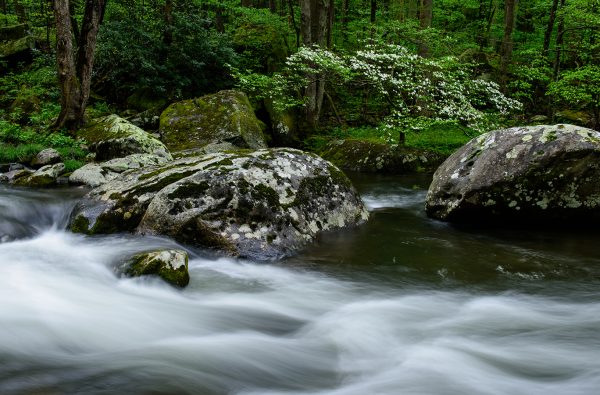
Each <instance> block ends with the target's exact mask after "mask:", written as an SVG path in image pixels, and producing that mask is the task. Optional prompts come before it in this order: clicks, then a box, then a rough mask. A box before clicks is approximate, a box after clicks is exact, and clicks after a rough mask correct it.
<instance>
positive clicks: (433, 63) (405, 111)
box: [0, 0, 600, 168]
mask: <svg viewBox="0 0 600 395" xmlns="http://www.w3.org/2000/svg"><path fill="white" fill-rule="evenodd" d="M0 12H1V13H0V41H1V44H0V73H1V77H0V93H1V96H0V141H2V142H3V143H2V148H1V149H0V162H8V161H13V160H15V159H18V158H19V157H26V156H27V155H30V154H32V153H34V151H39V148H40V147H41V146H52V147H56V148H59V149H61V150H62V152H63V154H64V155H65V156H66V157H68V158H69V159H68V160H69V162H68V163H67V167H70V168H76V167H78V166H80V165H81V164H82V160H83V158H84V155H85V152H84V151H82V150H81V149H80V148H79V147H80V146H81V144H80V143H79V142H78V141H76V140H75V139H74V136H76V134H74V133H73V130H76V129H77V128H79V127H80V126H83V125H84V124H85V122H86V121H87V120H89V119H91V118H94V117H97V116H99V115H104V114H109V113H119V114H121V115H123V116H125V117H131V116H133V115H135V114H137V113H144V112H150V113H156V114H160V112H161V111H162V110H163V109H164V108H165V107H166V106H167V105H168V104H169V103H172V102H176V101H179V100H183V99H187V98H193V97H200V96H203V95H205V94H210V93H214V92H217V91H220V90H223V89H232V88H233V89H238V90H242V91H244V92H245V93H246V94H247V95H248V96H249V98H250V100H251V103H252V105H253V107H254V109H255V111H256V113H257V115H258V116H259V118H261V120H262V121H264V122H265V124H266V125H267V126H266V127H267V129H268V128H269V127H271V126H270V117H269V114H271V115H272V113H273V112H276V113H279V114H285V115H286V116H287V117H288V118H290V119H293V125H294V128H295V129H296V130H297V132H296V134H295V135H294V136H293V138H292V139H289V141H284V142H277V141H275V142H274V144H275V145H277V144H279V145H292V146H296V147H300V148H305V149H318V148H319V147H320V146H322V145H323V144H324V142H326V141H328V140H329V139H331V138H335V137H345V138H357V139H368V140H375V141H380V142H382V143H386V144H397V143H404V144H407V145H412V146H415V147H419V148H425V149H432V150H434V151H436V150H437V151H439V152H441V153H444V154H446V155H447V154H449V153H451V152H452V151H453V150H454V149H456V148H458V147H460V146H461V145H462V144H464V143H465V142H466V141H468V140H469V139H470V138H472V137H473V136H475V135H477V134H479V133H481V132H484V131H489V130H493V129H497V128H500V127H505V126H514V125H528V124H544V123H546V124H551V123H558V122H565V123H572V124H577V125H581V126H587V127H590V128H595V129H597V130H598V129H599V127H600V59H599V58H600V37H599V36H600V2H599V1H598V0H524V1H520V2H519V1H516V0H505V1H499V0H462V1H458V0H435V1H433V0H385V1H382V0H379V1H378V0H370V1H366V0H340V1H338V0H335V1H334V0H300V1H292V0H289V1H284V0H281V1H279V0H270V1H251V0H241V1H231V0H226V1H214V0H186V1H184V0H110V1H108V0H86V1H83V0H71V1H68V0H55V1H44V0H39V1H34V0H1V1H0ZM271 118H272V116H271ZM148 128H150V129H152V126H149V127H148Z"/></svg>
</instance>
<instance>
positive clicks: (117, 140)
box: [78, 115, 172, 161]
mask: <svg viewBox="0 0 600 395" xmlns="http://www.w3.org/2000/svg"><path fill="white" fill-rule="evenodd" d="M78 134H79V136H81V137H83V138H85V139H86V140H87V142H88V143H90V147H89V148H90V150H91V151H92V152H95V153H96V160H98V161H104V160H109V159H114V158H122V157H124V156H127V155H131V154H152V155H157V156H160V157H163V158H166V159H169V160H170V159H172V157H171V154H170V153H169V150H168V149H167V148H166V147H165V146H164V144H163V143H161V142H160V141H159V140H158V139H156V138H154V137H152V136H151V135H150V134H149V133H146V132H145V131H143V130H142V129H140V128H138V127H137V126H135V125H133V124H131V123H129V122H127V121H126V120H125V119H123V118H120V117H119V116H117V115H109V116H106V117H102V118H98V119H96V120H94V121H93V122H92V123H90V125H89V126H87V127H86V128H83V129H81V130H79V131H78Z"/></svg>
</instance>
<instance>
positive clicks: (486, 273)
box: [0, 176, 600, 395]
mask: <svg viewBox="0 0 600 395" xmlns="http://www.w3.org/2000/svg"><path fill="white" fill-rule="evenodd" d="M355 182H356V185H357V187H358V188H359V190H360V191H361V193H362V194H363V197H364V200H365V202H366V203H367V205H368V206H369V209H370V211H371V220H370V221H369V223H368V224H367V225H365V226H363V227H361V228H359V229H355V230H351V231H345V232H341V233H337V234H334V235H328V236H324V237H322V238H321V239H320V240H319V242H318V243H317V244H315V245H314V246H312V247H310V248H308V249H306V250H305V251H303V253H302V254H300V255H298V256H295V257H292V258H288V259H285V260H283V261H279V262H271V263H256V262H247V261H240V260H234V259H229V258H222V257H221V258H219V257H215V256H211V255H210V254H208V253H206V252H205V251H200V250H190V251H189V252H190V254H191V259H190V264H189V265H190V276H191V281H190V285H189V286H188V287H187V288H186V289H184V290H183V291H180V290H176V289H174V288H172V287H170V286H168V285H166V284H165V283H163V282H161V281H159V280H157V279H155V278H136V279H125V278H119V277H117V276H116V275H115V274H114V271H113V267H114V266H115V265H116V264H118V263H119V261H120V260H121V259H123V258H124V257H127V256H129V255H131V254H133V253H136V252H140V251H144V250H148V249H152V248H155V247H175V246H177V244H176V243H174V242H173V241H170V240H168V239H162V238H147V237H146V238H143V237H134V236H129V235H113V236H95V237H86V236H81V235H75V234H71V233H69V232H67V231H65V226H66V223H67V221H68V214H69V211H70V208H71V207H72V206H73V205H74V204H75V202H76V200H77V198H78V197H79V196H80V195H81V192H80V191H77V190H68V189H65V190H54V191H31V190H16V189H9V188H6V187H2V186H0V394H3V395H12V394H31V395H33V394H36V395H38V394H50V395H54V394H57V395H58V394H133V395H166V394H198V395H212V394H243V395H250V394H252V395H270V394H288V395H300V394H315V395H316V394H318V395H326V394H327V395H413V394H414V395H416V394H431V395H443V394H449V395H450V394H452V395H454V394H460V395H467V394H473V395H486V394H490V395H492V394H510V395H515V394H523V395H536V394H540V395H548V394H560V395H579V394H582V395H583V394H585V395H588V394H589V395H592V394H598V393H599V392H598V391H600V358H599V356H600V253H599V252H598V248H599V241H600V234H593V233H590V232H589V231H587V232H583V231H582V232H578V233H574V232H573V231H565V230H561V229H560V224H557V229H554V230H543V231H540V230H537V231H534V230H528V231H524V230H514V229H513V230H495V231H492V230H485V229H474V228H460V229H459V228H456V227H453V226H450V225H448V224H444V223H441V222H437V221H433V220H430V219H427V218H426V216H425V214H424V210H423V206H424V199H425V188H426V187H427V185H428V182H429V179H428V178H427V177H425V176H422V177H421V176H418V177H414V176H413V177H383V176H381V177H375V176H368V177H364V176H363V177H355Z"/></svg>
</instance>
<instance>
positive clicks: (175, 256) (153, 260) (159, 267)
mask: <svg viewBox="0 0 600 395" xmlns="http://www.w3.org/2000/svg"><path fill="white" fill-rule="evenodd" d="M117 271H118V272H119V273H121V274H123V275H125V276H129V277H140V276H147V275H155V276H159V277H161V278H162V279H163V280H165V281H166V282H168V283H169V284H171V285H174V286H176V287H180V288H183V287H185V286H186V285H188V283H189V282H190V275H189V273H188V254H187V252H185V251H181V250H161V251H152V252H146V253H143V254H137V255H134V256H133V257H131V258H130V259H129V260H127V261H126V262H125V263H124V264H122V265H121V266H120V267H118V268H117Z"/></svg>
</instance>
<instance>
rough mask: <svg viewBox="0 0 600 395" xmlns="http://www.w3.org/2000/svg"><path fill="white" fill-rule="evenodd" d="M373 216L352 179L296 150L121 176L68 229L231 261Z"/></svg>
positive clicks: (204, 159) (283, 248) (288, 247)
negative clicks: (150, 240)
mask: <svg viewBox="0 0 600 395" xmlns="http://www.w3.org/2000/svg"><path fill="white" fill-rule="evenodd" d="M367 218H368V212H367V210H366V209H365V207H364V204H363V202H362V200H361V199H360V197H359V196H358V194H357V193H356V191H355V190H354V188H353V187H352V185H351V183H350V181H349V180H348V178H347V177H346V176H345V175H344V174H343V173H342V172H341V171H340V170H338V169H337V168H336V167H335V166H334V165H332V164H331V163H329V162H327V161H325V160H323V159H322V158H320V157H318V156H317V155H314V154H307V153H303V152H302V151H298V150H293V149H274V150H259V151H254V152H246V151H241V152H228V153H215V154H208V155H204V156H199V157H185V158H181V159H178V160H176V161H173V162H169V163H168V164H166V165H162V166H155V167H152V168H144V169H139V170H133V171H128V172H125V173H122V174H121V175H120V176H118V177H117V178H115V179H114V180H113V181H110V182H108V183H106V184H104V185H102V186H100V187H99V188H96V189H94V190H92V191H91V192H90V193H89V194H88V195H87V196H86V199H85V200H83V201H82V202H81V203H80V204H79V205H78V207H76V209H75V210H74V212H73V214H72V220H71V229H72V230H73V231H76V232H82V233H88V234H97V233H112V232H119V231H131V232H137V233H142V234H158V235H167V236H170V237H173V238H174V239H175V240H177V241H179V242H182V243H187V244H190V245H195V246H200V247H206V248H212V249H217V250H220V251H223V252H225V253H228V254H230V255H234V256H244V257H252V258H257V259H271V258H276V257H281V256H283V255H289V254H291V253H293V252H295V251H297V250H298V249H300V248H302V247H303V246H304V245H305V244H307V243H309V242H311V241H313V240H314V239H315V238H316V237H317V236H318V235H319V234H320V233H322V232H326V231H333V230H337V229H343V228H346V227H352V226H355V225H357V224H360V223H362V222H364V221H366V219H367Z"/></svg>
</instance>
